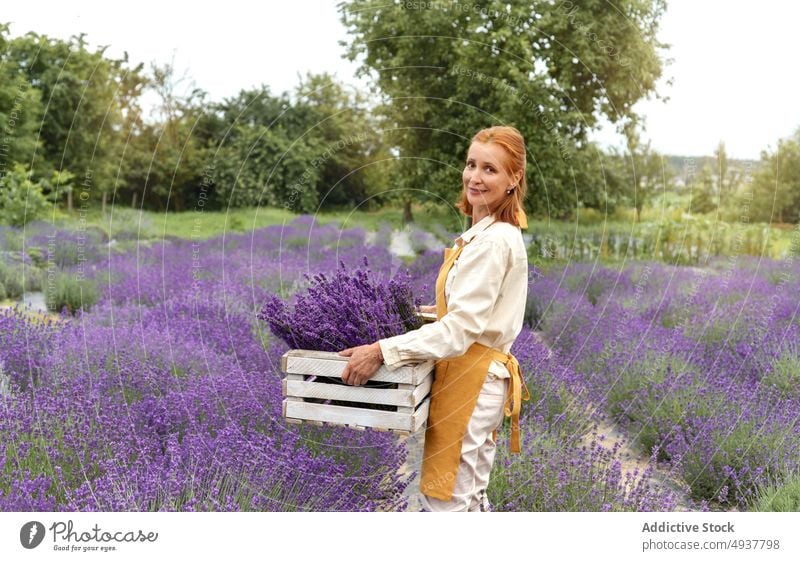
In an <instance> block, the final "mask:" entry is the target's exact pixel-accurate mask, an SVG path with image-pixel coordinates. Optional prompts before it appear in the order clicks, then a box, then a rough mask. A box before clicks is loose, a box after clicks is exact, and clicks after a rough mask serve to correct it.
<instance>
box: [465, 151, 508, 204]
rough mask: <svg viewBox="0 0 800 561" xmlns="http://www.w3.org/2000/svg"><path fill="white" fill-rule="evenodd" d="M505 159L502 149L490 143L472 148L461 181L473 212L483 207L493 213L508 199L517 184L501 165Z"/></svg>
mask: <svg viewBox="0 0 800 561" xmlns="http://www.w3.org/2000/svg"><path fill="white" fill-rule="evenodd" d="M505 156H506V155H505V152H504V151H503V148H502V147H500V146H498V145H497V144H494V143H491V142H487V143H484V142H473V143H472V144H471V145H470V147H469V152H468V153H467V164H466V166H465V167H464V174H463V176H462V177H463V179H464V189H465V191H466V193H467V200H468V201H469V203H470V204H471V205H472V206H473V208H479V209H480V208H481V207H483V210H485V211H487V212H491V210H492V209H495V208H497V205H498V204H499V203H500V201H502V200H503V198H504V197H507V196H508V194H507V193H506V191H507V190H508V189H509V188H510V187H511V186H512V185H515V184H516V183H515V181H514V179H513V178H512V177H510V176H509V175H508V173H506V171H505V169H506V168H505V166H504V165H502V164H503V163H504V162H505V160H504V159H503V158H505Z"/></svg>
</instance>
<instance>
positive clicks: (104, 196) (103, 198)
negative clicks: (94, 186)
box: [100, 191, 108, 216]
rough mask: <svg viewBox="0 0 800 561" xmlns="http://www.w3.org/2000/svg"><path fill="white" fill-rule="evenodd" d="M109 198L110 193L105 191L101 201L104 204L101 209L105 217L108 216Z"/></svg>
mask: <svg viewBox="0 0 800 561" xmlns="http://www.w3.org/2000/svg"><path fill="white" fill-rule="evenodd" d="M107 198H108V193H107V192H105V191H103V196H102V197H101V199H100V200H101V201H102V204H101V205H100V208H101V209H102V213H103V216H105V214H106V199H107Z"/></svg>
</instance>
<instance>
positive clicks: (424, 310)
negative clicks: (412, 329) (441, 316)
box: [419, 306, 436, 314]
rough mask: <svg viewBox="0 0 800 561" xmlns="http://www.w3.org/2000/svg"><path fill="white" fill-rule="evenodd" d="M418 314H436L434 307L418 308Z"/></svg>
mask: <svg viewBox="0 0 800 561" xmlns="http://www.w3.org/2000/svg"><path fill="white" fill-rule="evenodd" d="M419 312H420V313H421V314H435V313H436V306H420V307H419Z"/></svg>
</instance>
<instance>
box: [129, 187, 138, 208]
mask: <svg viewBox="0 0 800 561" xmlns="http://www.w3.org/2000/svg"><path fill="white" fill-rule="evenodd" d="M138 194H139V193H137V192H136V191H134V192H133V197H132V198H131V208H133V209H135V208H136V195H138Z"/></svg>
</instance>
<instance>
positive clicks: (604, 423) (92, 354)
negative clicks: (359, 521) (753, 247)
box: [0, 216, 800, 511]
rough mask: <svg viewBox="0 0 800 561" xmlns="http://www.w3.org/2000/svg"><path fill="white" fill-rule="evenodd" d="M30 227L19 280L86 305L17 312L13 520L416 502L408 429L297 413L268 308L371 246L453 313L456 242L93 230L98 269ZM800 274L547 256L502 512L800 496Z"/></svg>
mask: <svg viewBox="0 0 800 561" xmlns="http://www.w3.org/2000/svg"><path fill="white" fill-rule="evenodd" d="M32 231H33V232H35V235H36V236H40V238H38V240H37V238H36V237H35V236H33V235H32V236H31V237H30V238H29V239H28V240H27V243H26V244H23V245H22V246H19V244H17V245H14V246H9V244H8V242H7V241H6V242H3V236H5V239H6V240H8V239H11V237H13V235H14V234H15V233H14V232H10V231H4V232H2V234H3V236H0V244H2V243H5V244H6V245H5V246H4V247H3V248H2V249H3V253H2V255H3V264H2V267H3V268H2V271H3V274H4V275H5V278H6V279H12V278H17V277H18V276H19V275H17V276H15V275H14V273H15V271H17V272H18V271H25V274H24V275H22V276H21V277H20V278H22V279H23V280H22V281H18V282H17V284H18V285H19V284H25V283H26V282H32V283H33V285H35V286H34V287H33V288H34V289H35V288H37V287H38V288H40V289H41V290H42V291H44V292H46V293H47V292H48V291H50V292H57V290H61V291H66V292H69V291H73V292H74V291H76V290H77V291H78V294H79V295H80V296H81V297H83V296H85V298H82V299H79V301H78V305H73V306H67V308H66V309H65V310H64V311H63V312H62V313H61V314H60V315H51V316H46V317H43V316H41V315H38V314H32V313H31V312H30V311H26V310H24V309H20V308H6V309H4V310H3V311H2V312H0V324H2V325H1V326H0V368H1V369H2V372H1V373H0V410H2V414H1V415H0V510H2V511H51V510H55V511H91V510H110V511H152V510H178V511H190V510H195V511H197V510H212V511H232V510H256V511H297V510H302V511H312V510H324V511H337V510H368V511H390V510H406V509H409V508H413V505H412V504H410V502H409V497H410V496H411V495H412V494H413V492H414V491H415V489H414V487H413V484H414V476H415V471H416V470H418V468H419V465H418V459H417V458H416V456H415V455H414V454H413V453H412V454H409V449H407V447H406V441H405V440H403V439H402V438H399V437H397V436H395V435H393V434H391V433H379V432H373V431H369V430H367V431H363V432H359V431H353V430H349V429H341V428H334V427H314V426H306V425H301V426H296V425H288V424H286V423H285V422H284V421H283V419H282V418H281V399H282V396H281V384H280V379H281V373H280V356H281V355H282V354H283V353H284V352H285V351H286V350H287V349H288V346H287V345H286V344H285V343H284V342H283V341H281V340H280V339H278V338H277V337H275V336H273V335H272V334H271V333H270V331H269V330H268V329H267V327H266V326H265V324H264V322H262V321H261V320H259V318H258V314H259V312H260V311H261V309H262V307H263V306H264V304H265V303H266V302H267V301H269V300H270V298H271V297H272V296H273V295H277V296H278V297H280V298H282V299H287V300H291V299H292V298H293V296H294V295H295V294H296V293H298V291H301V290H303V289H305V288H306V287H307V286H308V283H309V278H310V276H313V275H319V274H326V275H331V274H334V273H335V272H336V271H337V270H339V269H340V268H341V267H342V266H344V267H345V268H346V269H356V268H363V267H364V258H365V257H367V259H368V268H369V270H370V275H371V276H372V277H373V278H375V279H377V280H378V281H379V282H382V283H387V284H388V283H389V282H390V281H392V280H394V281H395V282H398V283H405V284H407V285H408V286H410V287H411V289H412V292H413V294H414V295H415V297H417V298H419V299H421V301H422V303H424V304H428V303H432V302H433V284H434V281H435V275H436V273H437V271H438V265H439V263H440V261H441V253H440V252H439V251H426V250H423V246H422V245H421V244H420V245H419V247H418V249H419V254H418V255H417V257H416V258H414V259H408V260H402V259H400V258H398V257H396V256H395V255H393V254H392V253H391V252H390V251H389V240H388V239H387V238H386V236H385V235H379V236H377V237H375V238H373V239H370V241H369V243H368V241H367V239H368V236H367V233H366V232H365V231H363V230H360V229H349V230H341V229H339V228H337V227H336V226H334V225H326V226H320V225H319V224H318V223H316V222H315V221H314V219H313V218H312V217H309V216H301V217H299V218H297V219H296V220H294V221H293V222H291V223H289V224H287V225H285V226H273V227H268V228H263V229H259V230H256V231H254V232H250V233H237V234H226V235H223V236H219V237H214V238H211V239H207V240H203V241H197V240H180V239H172V240H166V241H162V242H157V243H149V244H137V245H136V246H135V247H134V248H133V249H131V250H127V251H124V252H117V251H114V250H113V249H112V248H110V247H109V246H107V245H105V244H103V243H101V241H100V240H98V239H92V244H93V245H90V248H89V249H88V250H87V251H86V253H85V254H83V255H82V256H81V258H80V259H76V258H75V257H74V256H70V255H71V254H70V253H69V251H68V250H69V248H70V247H71V246H74V245H75V244H74V240H73V241H70V240H72V238H70V236H71V234H68V233H66V232H63V231H56V230H55V229H52V228H51V227H48V226H47V225H46V224H40V225H37V226H34V228H33V230H32ZM50 240H60V241H52V242H50V243H47V242H49V241H50ZM56 255H62V257H61V258H56ZM63 256H66V257H63ZM799 272H800V267H798V265H797V264H796V263H795V262H794V261H793V260H792V259H791V258H787V259H785V260H782V261H771V260H763V259H758V258H752V257H748V258H746V257H740V258H716V260H713V261H710V262H706V263H703V264H702V265H698V266H696V267H676V266H670V265H665V264H659V263H651V262H644V261H642V262H629V263H626V264H624V265H613V266H612V265H605V266H603V265H601V264H600V263H597V262H590V263H567V264H563V263H562V264H557V263H551V264H547V265H546V266H542V267H540V268H532V275H531V279H530V286H529V300H528V302H527V304H526V322H527V325H526V326H525V327H524V328H523V332H522V334H521V335H520V337H519V339H518V340H517V342H516V344H515V347H514V348H513V349H512V352H513V353H514V354H515V355H516V356H517V357H518V359H519V361H520V364H521V366H522V370H523V373H524V374H525V376H526V378H527V385H528V388H529V389H530V391H531V401H530V402H528V403H526V404H524V406H523V438H524V442H523V451H522V453H521V454H520V455H514V456H510V455H508V454H507V453H506V448H505V447H503V446H501V447H500V450H501V452H500V453H499V454H498V458H497V463H496V466H495V470H494V472H493V479H492V481H491V484H490V488H489V491H490V499H491V501H492V503H493V504H494V506H495V508H496V509H497V510H512V511H563V510H570V511H624V510H627V511H670V510H676V509H688V510H707V509H738V510H770V509H780V510H800V481H799V480H798V469H800V465H798V464H799V463H800V427H798V418H800V384H798V378H800V349H798V343H797V341H798V330H800V318H799V317H798V313H797V312H798V305H799V304H798V301H797V299H796V294H797V292H798V289H800V286H799V285H800V275H798V273H799ZM408 275H410V277H409V276H408ZM25 279H29V280H25ZM30 279H32V280H30ZM76 279H78V280H76ZM0 280H1V279H0ZM48 298H49V299H50V300H51V301H60V300H55V299H53V298H52V297H51V296H48ZM66 301H70V299H69V298H67V299H66ZM73 301H74V299H73ZM81 303H83V304H84V306H83V308H85V309H81V306H80V304H81ZM70 310H71V311H70ZM607 427H614V429H615V430H616V431H618V432H619V434H622V435H624V436H625V438H624V439H623V440H615V441H613V442H612V439H611V438H610V435H609V434H606V432H607V430H606V428H607ZM501 440H502V442H503V443H505V441H506V437H505V435H501ZM632 455H633V456H635V457H633V458H632ZM634 460H635V461H634Z"/></svg>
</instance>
